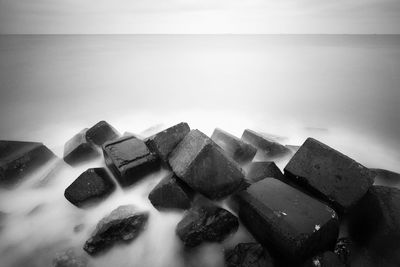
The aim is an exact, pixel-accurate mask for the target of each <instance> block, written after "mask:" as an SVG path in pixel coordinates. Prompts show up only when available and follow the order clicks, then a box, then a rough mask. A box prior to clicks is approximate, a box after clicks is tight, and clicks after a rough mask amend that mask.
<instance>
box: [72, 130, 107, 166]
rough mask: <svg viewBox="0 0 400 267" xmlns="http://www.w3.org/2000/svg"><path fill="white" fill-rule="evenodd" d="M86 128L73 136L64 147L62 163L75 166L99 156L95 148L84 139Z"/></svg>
mask: <svg viewBox="0 0 400 267" xmlns="http://www.w3.org/2000/svg"><path fill="white" fill-rule="evenodd" d="M87 130H88V129H87V128H86V129H83V130H82V131H81V132H79V133H77V134H76V135H74V136H73V137H72V138H71V139H70V140H69V141H67V142H66V143H65V145H64V161H65V162H66V163H68V164H69V165H71V166H76V165H79V164H82V163H85V162H88V161H90V160H93V159H95V158H97V157H99V156H100V152H99V151H98V150H97V149H96V147H95V146H94V145H93V144H92V143H90V142H89V141H88V140H87V139H86V132H87Z"/></svg>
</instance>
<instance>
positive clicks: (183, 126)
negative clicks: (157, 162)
mask: <svg viewBox="0 0 400 267" xmlns="http://www.w3.org/2000/svg"><path fill="white" fill-rule="evenodd" d="M189 132H190V128H189V125H188V124H187V123H186V122H181V123H179V124H177V125H174V126H172V127H170V128H168V129H166V130H164V131H162V132H159V133H157V134H155V135H153V136H150V137H148V138H146V139H145V143H146V145H147V146H148V147H149V148H150V150H151V151H153V152H155V153H156V154H158V156H159V157H160V158H161V159H162V160H163V161H165V162H166V161H168V156H169V154H170V153H171V152H172V151H173V150H174V148H175V147H176V146H177V145H178V144H179V142H180V141H182V139H183V138H184V137H185V136H186V135H187V134H188V133H189Z"/></svg>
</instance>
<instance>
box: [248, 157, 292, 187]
mask: <svg viewBox="0 0 400 267" xmlns="http://www.w3.org/2000/svg"><path fill="white" fill-rule="evenodd" d="M267 177H273V178H276V179H279V180H281V181H282V180H285V179H286V178H285V177H284V176H283V174H282V172H281V170H280V169H279V168H278V166H276V164H275V163H274V162H273V161H259V162H252V163H250V165H249V167H248V171H247V175H246V179H247V180H249V181H251V182H254V183H255V182H258V181H260V180H262V179H264V178H267Z"/></svg>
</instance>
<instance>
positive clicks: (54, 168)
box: [32, 159, 71, 188]
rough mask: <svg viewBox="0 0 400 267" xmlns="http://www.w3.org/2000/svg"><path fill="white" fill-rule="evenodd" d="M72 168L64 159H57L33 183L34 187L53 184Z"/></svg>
mask: <svg viewBox="0 0 400 267" xmlns="http://www.w3.org/2000/svg"><path fill="white" fill-rule="evenodd" d="M46 167H47V166H46ZM70 169H71V166H70V165H68V164H66V163H65V162H64V161H63V160H62V159H57V160H55V161H54V162H53V163H52V164H51V166H49V168H48V169H47V170H46V172H45V173H44V174H43V175H42V176H40V177H39V178H38V179H37V180H36V181H35V182H34V183H33V184H32V188H43V187H46V186H48V185H53V184H55V183H56V180H57V179H58V178H59V177H63V176H64V175H65V174H67V172H68V171H70Z"/></svg>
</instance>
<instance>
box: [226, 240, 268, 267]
mask: <svg viewBox="0 0 400 267" xmlns="http://www.w3.org/2000/svg"><path fill="white" fill-rule="evenodd" d="M225 263H226V267H273V266H275V265H274V262H273V259H272V258H271V256H270V255H269V253H268V251H267V250H266V249H264V248H263V246H261V245H260V244H258V243H240V244H238V245H236V247H235V248H233V249H231V250H227V251H226V252H225Z"/></svg>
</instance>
